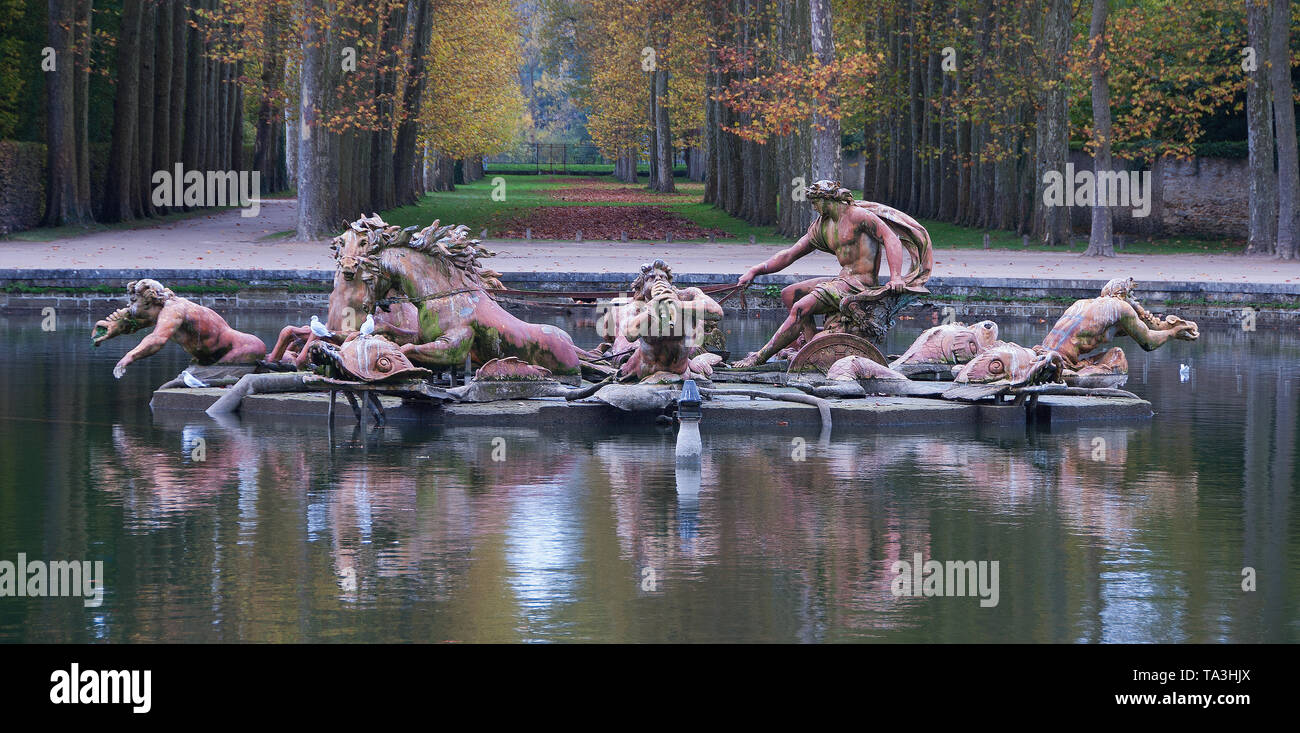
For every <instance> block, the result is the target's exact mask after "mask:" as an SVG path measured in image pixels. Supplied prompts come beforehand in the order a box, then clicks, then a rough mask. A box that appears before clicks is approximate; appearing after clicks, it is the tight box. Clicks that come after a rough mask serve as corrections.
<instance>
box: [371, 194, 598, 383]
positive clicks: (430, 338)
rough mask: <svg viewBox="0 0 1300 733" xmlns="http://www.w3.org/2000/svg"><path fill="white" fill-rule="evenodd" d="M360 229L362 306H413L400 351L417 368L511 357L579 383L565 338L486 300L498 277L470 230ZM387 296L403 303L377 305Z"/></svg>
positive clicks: (574, 353) (573, 350)
mask: <svg viewBox="0 0 1300 733" xmlns="http://www.w3.org/2000/svg"><path fill="white" fill-rule="evenodd" d="M358 227H361V228H364V229H365V230H366V244H365V246H364V248H363V252H362V253H361V254H359V255H358V256H357V260H356V261H357V268H358V271H359V273H360V275H359V277H360V280H361V282H363V283H364V284H365V285H366V287H367V289H368V294H367V299H368V302H370V303H374V304H375V305H377V306H378V307H380V308H386V307H389V306H391V305H392V304H394V303H403V302H405V303H410V304H411V305H413V306H415V309H416V327H417V330H418V336H417V337H416V338H415V340H414V343H409V344H405V345H403V346H402V353H404V354H406V355H407V357H408V358H409V359H410V360H411V361H412V362H414V363H415V364H416V365H420V366H432V367H447V366H456V365H460V364H463V363H465V359H466V357H469V358H470V359H471V360H472V361H473V362H474V363H475V364H478V365H482V364H484V363H486V362H488V361H490V360H492V359H503V358H506V357H511V356H513V357H516V358H517V359H519V360H520V361H523V362H526V363H528V364H533V365H536V366H539V367H543V368H545V369H548V370H550V372H551V373H552V374H553V375H554V376H555V377H556V378H557V379H561V380H564V381H570V382H575V383H576V382H577V381H578V380H579V379H580V378H581V371H580V363H579V357H580V356H581V354H582V352H581V350H580V349H578V347H576V346H575V345H574V343H573V339H572V338H571V337H570V336H569V334H568V333H567V332H566V331H564V330H563V329H561V328H557V327H555V326H549V325H539V324H534V323H526V322H524V321H521V320H520V319H518V318H516V317H515V316H513V315H511V314H510V313H509V312H507V311H506V310H505V309H504V308H502V307H501V305H500V304H498V303H497V302H496V301H495V300H494V299H493V298H492V296H491V295H490V294H489V292H488V291H489V290H490V289H500V288H501V287H502V286H501V283H500V281H499V280H498V279H497V278H498V277H499V275H498V273H495V272H493V271H491V270H488V269H485V268H484V267H483V266H482V265H481V264H480V263H479V260H480V258H483V257H491V256H493V254H494V253H493V252H491V251H489V250H488V249H487V248H485V247H483V246H482V245H481V244H480V242H479V241H478V240H476V239H470V238H469V236H468V227H465V226H452V225H446V226H439V222H437V221H435V222H434V223H433V224H430V225H429V226H427V227H425V228H424V229H423V230H421V231H419V232H414V231H413V229H414V228H411V229H406V230H402V229H400V228H399V227H396V226H390V225H387V224H385V223H384V222H383V221H382V220H380V219H379V217H378V216H375V217H371V218H369V219H360V220H358V221H357V222H354V223H353V229H357V228H358ZM389 290H395V291H397V292H399V293H401V296H399V297H397V298H386V299H379V298H378V297H377V294H384V293H388V292H389Z"/></svg>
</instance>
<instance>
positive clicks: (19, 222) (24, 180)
mask: <svg viewBox="0 0 1300 733" xmlns="http://www.w3.org/2000/svg"><path fill="white" fill-rule="evenodd" d="M0 172H3V173H2V174H0V236H4V235H6V234H10V233H12V232H18V231H22V230H24V229H31V228H32V227H34V226H36V225H37V224H39V223H40V221H41V215H42V214H43V213H44V211H45V146H44V145H42V144H41V143H20V142H14V141H12V140H0Z"/></svg>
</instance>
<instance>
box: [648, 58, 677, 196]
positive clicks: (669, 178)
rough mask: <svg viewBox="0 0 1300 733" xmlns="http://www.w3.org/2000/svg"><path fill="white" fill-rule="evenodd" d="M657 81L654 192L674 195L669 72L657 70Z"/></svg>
mask: <svg viewBox="0 0 1300 733" xmlns="http://www.w3.org/2000/svg"><path fill="white" fill-rule="evenodd" d="M654 80H655V95H654V105H655V153H654V155H655V177H654V179H653V180H654V190H656V191H659V192H660V193H672V192H673V191H675V190H676V186H674V184H673V131H672V125H671V124H670V123H669V120H668V104H667V102H668V71H667V69H662V68H660V69H656V70H655V72H654Z"/></svg>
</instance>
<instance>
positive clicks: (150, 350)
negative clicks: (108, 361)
mask: <svg viewBox="0 0 1300 733" xmlns="http://www.w3.org/2000/svg"><path fill="white" fill-rule="evenodd" d="M183 321H184V318H182V317H181V314H180V313H179V312H177V311H176V310H172V309H169V308H164V309H163V311H162V313H161V314H160V315H159V316H158V322H157V323H156V324H154V328H153V332H152V333H150V334H149V335H148V336H145V337H144V339H142V340H141V341H140V343H139V344H137V345H136V347H135V348H134V349H131V350H130V351H128V352H127V354H126V356H124V357H122V358H121V359H119V360H118V362H117V366H115V367H113V376H114V377H116V378H117V379H121V378H122V375H123V374H125V373H126V367H127V366H128V365H129V364H131V363H133V362H136V361H139V360H140V359H143V358H145V357H146V356H153V355H154V354H156V353H158V350H159V349H161V348H162V347H164V346H166V345H167V342H168V341H169V340H171V337H172V334H174V333H176V329H177V328H178V327H180V325H181V323H182V322H183Z"/></svg>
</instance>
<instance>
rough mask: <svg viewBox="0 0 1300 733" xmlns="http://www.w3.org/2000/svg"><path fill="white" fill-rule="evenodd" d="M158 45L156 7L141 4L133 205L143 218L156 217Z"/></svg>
mask: <svg viewBox="0 0 1300 733" xmlns="http://www.w3.org/2000/svg"><path fill="white" fill-rule="evenodd" d="M157 45H158V3H157V2H155V0H145V2H144V4H143V6H142V7H141V13H140V77H139V78H140V93H139V103H140V115H139V119H138V121H137V127H136V141H137V145H138V146H139V147H138V148H137V152H136V175H137V176H138V178H137V180H136V195H137V196H138V197H139V199H140V200H139V203H138V204H137V205H136V207H137V208H138V210H139V211H140V213H141V214H142V215H143V216H157V214H158V211H157V209H156V208H155V207H154V205H153V196H152V195H151V194H152V193H153V181H152V179H153V171H154V167H153V136H154V129H153V122H154V120H153V118H154V110H155V109H156V108H155V106H154V105H155V103H156V102H157V100H156V99H155V98H154V87H155V86H157V85H156V84H155V81H156V80H157V78H158V74H157V70H158V67H157V64H156V59H155V53H156V50H157Z"/></svg>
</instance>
